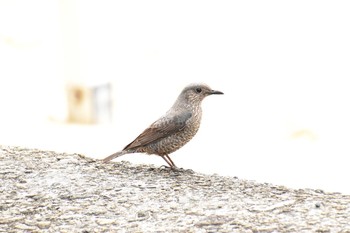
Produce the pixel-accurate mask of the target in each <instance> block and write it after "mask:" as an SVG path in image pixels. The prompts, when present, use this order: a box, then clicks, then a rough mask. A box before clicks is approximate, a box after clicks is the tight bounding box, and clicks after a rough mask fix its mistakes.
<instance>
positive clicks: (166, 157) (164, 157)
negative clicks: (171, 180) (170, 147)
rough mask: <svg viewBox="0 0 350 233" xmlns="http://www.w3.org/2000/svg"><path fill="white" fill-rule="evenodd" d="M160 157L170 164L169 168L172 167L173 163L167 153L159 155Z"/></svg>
mask: <svg viewBox="0 0 350 233" xmlns="http://www.w3.org/2000/svg"><path fill="white" fill-rule="evenodd" d="M160 157H162V158H163V159H164V160H165V162H166V163H167V164H168V165H169V166H170V168H174V166H175V165H174V163H173V162H172V161H171V159H169V157H168V156H167V155H161V156H160ZM175 167H176V166H175Z"/></svg>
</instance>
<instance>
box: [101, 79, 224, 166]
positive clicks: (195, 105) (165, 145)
mask: <svg viewBox="0 0 350 233" xmlns="http://www.w3.org/2000/svg"><path fill="white" fill-rule="evenodd" d="M212 94H223V93H222V92H220V91H214V90H212V89H211V88H210V87H209V86H208V85H206V84H190V85H188V86H187V87H185V88H184V89H183V91H182V92H181V93H180V95H179V97H178V98H177V100H176V101H175V103H174V105H173V106H172V107H171V108H170V109H169V110H168V111H167V112H166V114H165V115H164V116H162V117H161V118H159V119H158V120H157V121H155V122H154V123H153V124H151V125H150V126H149V127H148V128H147V129H146V130H145V131H143V132H142V133H141V134H140V135H139V136H138V137H137V138H136V139H135V140H134V141H132V142H131V143H130V144H128V145H127V146H126V147H125V148H124V149H123V150H122V151H120V152H117V153H114V154H112V155H110V156H108V157H107V158H105V159H104V160H103V161H104V162H108V161H110V160H112V159H114V158H116V157H119V156H121V155H124V154H128V153H147V154H155V155H159V156H161V157H162V158H163V159H164V160H165V161H166V162H167V163H168V164H169V166H170V167H172V168H175V167H176V166H175V164H174V162H173V161H172V160H171V159H170V157H169V154H171V153H172V152H174V151H176V150H178V149H180V148H181V147H182V146H184V145H185V144H186V143H187V142H189V141H190V140H191V139H192V138H193V137H194V135H195V134H196V133H197V131H198V129H199V126H200V123H201V118H202V109H201V103H202V100H203V99H204V98H205V97H207V96H209V95H212Z"/></svg>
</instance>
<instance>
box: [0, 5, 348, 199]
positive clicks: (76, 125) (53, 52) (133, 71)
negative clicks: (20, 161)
mask: <svg viewBox="0 0 350 233" xmlns="http://www.w3.org/2000/svg"><path fill="white" fill-rule="evenodd" d="M349 12H350V3H349V2H348V1H319V0H318V1H305V0H303V1H188V0H186V1H181V0H180V1H160V0H159V1H96V0H84V1H83V0H81V1H78V0H52V1H47V0H31V1H20V0H0V106H1V113H0V144H2V145H19V146H25V147H31V148H40V149H47V150H55V151H58V152H72V153H81V154H85V155H87V156H89V157H93V158H103V157H105V156H107V155H109V154H111V153H114V152H116V151H118V150H121V149H122V148H123V147H124V146H125V145H126V144H128V143H129V142H131V141H132V140H133V139H134V138H135V137H136V136H138V134H139V133H141V132H142V131H143V130H144V129H145V128H146V127H147V126H148V125H149V124H150V123H152V122H153V121H154V120H156V119H157V118H158V117H160V116H161V115H162V114H164V113H165V112H166V111H167V110H168V108H170V107H171V105H172V104H173V102H174V101H175V99H176V98H177V96H178V94H179V93H180V91H181V90H182V88H183V87H184V86H186V85H187V84H189V83H192V82H204V83H207V84H208V85H210V86H211V87H212V88H213V89H216V90H220V91H223V92H224V93H225V95H223V96H212V97H210V98H207V99H206V100H205V101H204V102H203V111H204V116H203V120H202V127H201V129H200V130H199V132H198V134H197V135H196V137H195V138H194V139H193V140H192V141H191V142H190V143H189V144H188V145H186V146H185V147H184V148H182V149H181V150H179V151H177V152H175V153H174V154H172V156H171V157H172V159H173V160H174V162H175V163H176V164H177V165H178V166H179V167H183V168H190V169H193V170H195V171H197V172H203V173H207V174H213V173H217V174H220V175H228V176H237V177H239V178H244V179H250V180H256V181H259V182H269V183H275V184H280V185H285V186H289V187H293V188H305V187H308V188H320V189H324V190H326V191H338V192H343V193H348V194H350V186H349V184H348V183H347V182H348V180H349V176H350V175H349V161H350V159H349V158H350V110H349V107H350V105H349V101H350V84H349V82H350V43H349V41H350V14H349ZM120 160H129V161H131V162H132V163H149V164H155V165H157V166H160V165H163V164H164V161H163V160H162V159H160V158H158V157H157V156H145V155H142V154H133V155H125V156H124V157H122V158H119V159H117V160H116V161H120Z"/></svg>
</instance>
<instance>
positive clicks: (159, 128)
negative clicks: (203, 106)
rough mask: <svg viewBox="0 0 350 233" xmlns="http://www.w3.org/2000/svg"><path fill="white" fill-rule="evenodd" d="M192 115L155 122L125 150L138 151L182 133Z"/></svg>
mask: <svg viewBox="0 0 350 233" xmlns="http://www.w3.org/2000/svg"><path fill="white" fill-rule="evenodd" d="M191 116H192V113H190V112H187V113H182V114H178V115H174V116H173V117H163V118H160V119H159V120H157V121H156V122H154V123H153V124H152V125H150V127H148V128H147V129H146V130H145V131H143V132H142V133H141V134H140V135H139V136H138V137H137V138H136V139H135V140H134V141H132V142H131V143H130V144H129V145H127V146H126V147H125V148H124V149H123V150H128V149H136V148H137V147H140V146H145V145H147V144H149V143H152V142H155V141H158V140H159V139H162V138H164V137H166V136H169V135H172V134H174V133H176V132H179V131H181V130H182V129H183V128H184V127H185V125H186V122H187V120H188V119H190V118H191Z"/></svg>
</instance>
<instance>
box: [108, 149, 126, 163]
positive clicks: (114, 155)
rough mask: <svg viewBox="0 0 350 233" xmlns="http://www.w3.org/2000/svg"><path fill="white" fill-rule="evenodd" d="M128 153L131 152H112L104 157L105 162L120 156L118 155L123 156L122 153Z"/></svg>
mask: <svg viewBox="0 0 350 233" xmlns="http://www.w3.org/2000/svg"><path fill="white" fill-rule="evenodd" d="M127 153H130V152H128V151H125V150H122V151H119V152H117V153H114V154H111V155H110V156H108V157H106V158H104V159H103V162H104V163H107V162H109V161H111V160H112V159H115V158H118V157H120V156H122V155H125V154H127Z"/></svg>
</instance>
